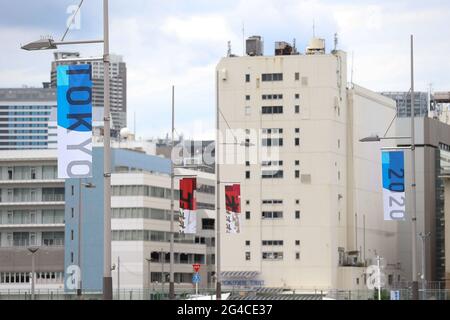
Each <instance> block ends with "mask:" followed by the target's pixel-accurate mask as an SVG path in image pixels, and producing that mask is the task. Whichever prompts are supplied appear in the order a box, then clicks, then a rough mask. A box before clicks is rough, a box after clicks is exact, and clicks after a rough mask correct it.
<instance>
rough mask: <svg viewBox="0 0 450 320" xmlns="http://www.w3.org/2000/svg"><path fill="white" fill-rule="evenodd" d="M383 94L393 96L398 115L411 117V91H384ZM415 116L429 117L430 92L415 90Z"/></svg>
mask: <svg viewBox="0 0 450 320" xmlns="http://www.w3.org/2000/svg"><path fill="white" fill-rule="evenodd" d="M381 94H382V95H383V96H385V97H388V98H391V99H392V100H394V101H395V102H396V103H397V117H399V118H410V117H411V93H409V92H382V93H381ZM414 99H415V100H414V116H415V117H428V114H429V111H430V95H429V93H428V92H415V94H414Z"/></svg>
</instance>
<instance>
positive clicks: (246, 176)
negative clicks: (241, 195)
mask: <svg viewBox="0 0 450 320" xmlns="http://www.w3.org/2000/svg"><path fill="white" fill-rule="evenodd" d="M245 179H250V171H246V172H245Z"/></svg>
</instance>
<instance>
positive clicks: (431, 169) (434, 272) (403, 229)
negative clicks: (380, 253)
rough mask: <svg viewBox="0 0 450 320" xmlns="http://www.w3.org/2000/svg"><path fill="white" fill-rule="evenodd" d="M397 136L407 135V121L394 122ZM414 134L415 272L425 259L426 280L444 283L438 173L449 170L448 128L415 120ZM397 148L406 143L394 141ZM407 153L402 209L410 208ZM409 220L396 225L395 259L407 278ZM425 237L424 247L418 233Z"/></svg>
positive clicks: (425, 119) (441, 190) (433, 121)
mask: <svg viewBox="0 0 450 320" xmlns="http://www.w3.org/2000/svg"><path fill="white" fill-rule="evenodd" d="M396 128H397V135H398V136H410V134H411V118H399V119H397V123H396ZM415 132H416V138H415V141H416V144H417V146H416V184H417V202H416V207H417V232H418V236H417V248H418V256H417V262H416V263H417V270H418V272H419V273H422V257H423V255H424V257H425V272H426V280H428V281H430V280H431V281H444V280H445V257H446V255H445V225H446V223H445V222H446V219H445V214H444V207H445V206H446V203H445V202H446V201H445V200H444V181H443V179H442V178H441V174H442V173H443V172H446V171H448V170H449V168H450V126H449V125H447V124H445V123H442V122H440V121H439V120H436V119H431V118H428V117H420V118H416V119H415ZM397 143H398V146H400V147H409V146H410V145H409V144H408V143H409V141H408V140H403V141H398V142H397ZM410 159H411V158H410V152H408V151H406V152H405V163H406V165H405V177H406V186H407V188H406V206H407V209H408V208H410V206H411V201H410V200H411V189H410V186H411V181H410V177H411V165H410V161H411V160H410ZM410 222H411V220H410V219H407V220H406V221H402V222H401V223H399V232H398V234H399V245H398V248H399V258H400V260H401V264H402V266H403V268H404V270H405V273H406V274H407V275H408V276H407V279H410V277H411V263H410V261H411V259H412V257H411V238H412V236H411V223H410ZM420 233H422V234H424V235H425V234H428V233H430V237H429V238H427V239H426V242H425V248H423V246H422V241H421V238H420V237H419V234H420Z"/></svg>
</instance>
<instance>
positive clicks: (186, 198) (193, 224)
mask: <svg viewBox="0 0 450 320" xmlns="http://www.w3.org/2000/svg"><path fill="white" fill-rule="evenodd" d="M195 190H197V179H195V178H185V179H181V180H180V218H179V222H180V233H183V234H195V233H197V212H196V210H197V202H196V199H195Z"/></svg>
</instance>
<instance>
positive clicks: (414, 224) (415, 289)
mask: <svg viewBox="0 0 450 320" xmlns="http://www.w3.org/2000/svg"><path fill="white" fill-rule="evenodd" d="M414 112H415V94H414V36H413V35H411V215H412V221H411V233H412V234H411V239H412V299H413V300H418V299H419V284H418V282H417V212H416V192H417V190H416V144H415V119H414V116H415V114H414Z"/></svg>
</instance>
